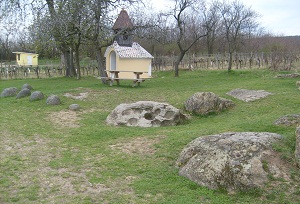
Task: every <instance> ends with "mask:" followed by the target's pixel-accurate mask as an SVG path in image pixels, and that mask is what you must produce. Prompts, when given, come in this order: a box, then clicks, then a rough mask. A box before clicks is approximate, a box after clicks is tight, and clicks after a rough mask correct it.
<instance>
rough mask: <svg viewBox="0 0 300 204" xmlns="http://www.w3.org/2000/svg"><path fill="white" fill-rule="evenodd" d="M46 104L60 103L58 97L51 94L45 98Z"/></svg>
mask: <svg viewBox="0 0 300 204" xmlns="http://www.w3.org/2000/svg"><path fill="white" fill-rule="evenodd" d="M46 104H47V105H59V104H61V102H60V98H59V97H58V96H56V95H51V96H49V97H48V98H47V100H46Z"/></svg>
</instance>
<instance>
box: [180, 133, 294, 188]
mask: <svg viewBox="0 0 300 204" xmlns="http://www.w3.org/2000/svg"><path fill="white" fill-rule="evenodd" d="M281 139H282V136H281V135H279V134H276V133H269V132H227V133H222V134H217V135H209V136H202V137H199V138H197V139H195V140H193V141H192V142H190V143H189V144H188V145H187V146H186V147H185V148H184V149H183V151H182V152H181V154H180V156H179V158H178V159H177V161H176V165H177V166H178V167H179V175H181V176H184V177H186V178H188V179H189V180H192V181H194V182H196V183H197V184H199V185H201V186H206V187H208V188H210V189H219V188H220V189H226V190H228V191H230V192H235V191H247V190H249V189H253V188H260V187H263V186H264V185H265V183H267V182H268V181H269V178H270V176H271V177H274V178H284V179H288V178H289V177H288V176H287V172H289V169H288V168H286V169H285V168H282V167H284V166H285V165H282V163H283V162H284V161H282V160H281V158H280V156H279V155H278V154H276V152H275V151H273V150H272V143H273V142H276V141H280V140H281Z"/></svg>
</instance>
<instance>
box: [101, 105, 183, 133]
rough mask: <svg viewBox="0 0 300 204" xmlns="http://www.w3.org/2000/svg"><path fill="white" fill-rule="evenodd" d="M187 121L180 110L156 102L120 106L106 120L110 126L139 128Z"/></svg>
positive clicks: (171, 124)
mask: <svg viewBox="0 0 300 204" xmlns="http://www.w3.org/2000/svg"><path fill="white" fill-rule="evenodd" d="M184 119H185V116H184V115H183V114H181V112H180V110H179V109H177V108H175V107H173V106H171V105H169V104H167V103H158V102H154V101H139V102H136V103H131V104H125V103H123V104H120V105H118V106H117V107H116V108H115V109H114V110H113V111H112V112H111V113H110V114H109V115H108V116H107V118H106V123H107V124H109V125H115V126H118V125H126V126H139V127H159V126H173V125H178V124H180V123H181V122H182V121H183V120H184Z"/></svg>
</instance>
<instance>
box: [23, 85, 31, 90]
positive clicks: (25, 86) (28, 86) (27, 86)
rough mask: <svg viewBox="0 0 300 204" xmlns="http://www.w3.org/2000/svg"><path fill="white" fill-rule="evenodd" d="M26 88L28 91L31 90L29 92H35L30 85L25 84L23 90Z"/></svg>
mask: <svg viewBox="0 0 300 204" xmlns="http://www.w3.org/2000/svg"><path fill="white" fill-rule="evenodd" d="M25 88H27V89H29V90H33V88H32V86H30V85H29V84H24V85H23V86H22V89H25Z"/></svg>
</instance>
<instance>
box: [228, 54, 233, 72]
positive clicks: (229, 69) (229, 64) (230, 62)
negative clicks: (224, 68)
mask: <svg viewBox="0 0 300 204" xmlns="http://www.w3.org/2000/svg"><path fill="white" fill-rule="evenodd" d="M231 68H232V52H231V51H230V52H229V62H228V71H231Z"/></svg>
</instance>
